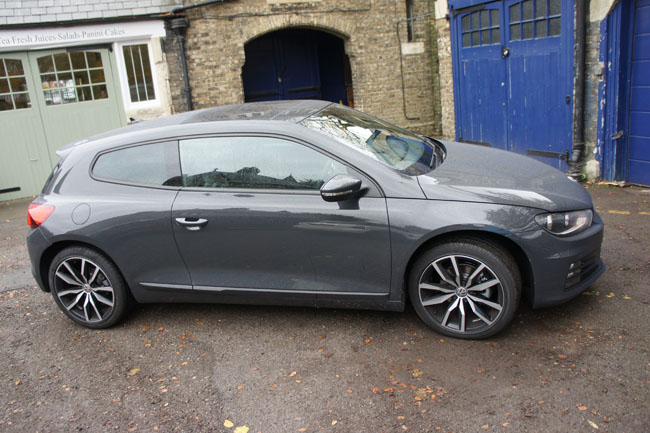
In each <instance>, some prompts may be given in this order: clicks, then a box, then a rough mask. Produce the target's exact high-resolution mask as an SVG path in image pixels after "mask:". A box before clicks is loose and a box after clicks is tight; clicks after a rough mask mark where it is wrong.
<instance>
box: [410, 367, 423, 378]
mask: <svg viewBox="0 0 650 433" xmlns="http://www.w3.org/2000/svg"><path fill="white" fill-rule="evenodd" d="M411 374H412V375H413V377H418V376H422V370H420V369H419V368H414V369H413V371H412V372H411Z"/></svg>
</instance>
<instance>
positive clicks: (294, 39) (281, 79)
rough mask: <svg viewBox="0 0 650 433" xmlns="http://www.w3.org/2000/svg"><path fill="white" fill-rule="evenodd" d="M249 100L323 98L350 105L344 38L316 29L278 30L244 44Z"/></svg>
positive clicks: (246, 89) (244, 78)
mask: <svg viewBox="0 0 650 433" xmlns="http://www.w3.org/2000/svg"><path fill="white" fill-rule="evenodd" d="M245 52H246V63H245V64H244V67H243V68H242V81H243V85H244V99H245V100H246V102H254V101H269V100H280V99H324V100H328V101H333V102H342V103H344V104H347V90H346V84H345V76H344V56H345V51H344V48H343V41H342V40H341V39H339V38H337V37H336V36H333V35H329V34H326V33H323V32H319V31H316V30H308V29H289V30H279V31H276V32H273V33H269V34H267V35H264V36H261V37H259V38H257V39H255V40H253V41H251V42H249V43H247V44H246V46H245Z"/></svg>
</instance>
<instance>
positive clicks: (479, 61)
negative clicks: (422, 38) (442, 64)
mask: <svg viewBox="0 0 650 433" xmlns="http://www.w3.org/2000/svg"><path fill="white" fill-rule="evenodd" d="M502 16H503V4H502V2H500V1H499V2H494V3H490V4H487V5H485V8H484V9H481V10H474V11H469V12H467V13H464V14H461V15H459V16H458V17H457V22H459V23H460V25H459V26H458V27H459V29H460V31H459V32H457V37H458V41H457V42H458V46H459V47H460V68H459V75H460V82H461V87H462V89H461V98H459V99H458V101H457V104H459V105H460V110H458V111H459V114H460V119H458V120H457V122H456V123H457V125H458V127H459V128H458V130H457V135H458V140H459V141H465V142H470V143H480V144H489V145H490V146H495V147H501V148H506V144H507V142H508V134H507V126H508V116H507V113H508V109H507V97H508V96H507V92H506V63H505V62H504V60H503V59H502V45H501V35H502V29H501V21H502Z"/></svg>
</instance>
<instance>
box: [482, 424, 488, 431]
mask: <svg viewBox="0 0 650 433" xmlns="http://www.w3.org/2000/svg"><path fill="white" fill-rule="evenodd" d="M481 428H482V429H483V430H487V429H489V428H490V424H484V425H482V426H481Z"/></svg>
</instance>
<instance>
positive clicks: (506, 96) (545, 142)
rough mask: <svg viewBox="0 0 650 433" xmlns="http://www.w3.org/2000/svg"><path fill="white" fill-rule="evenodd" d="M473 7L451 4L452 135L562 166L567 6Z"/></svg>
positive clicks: (567, 103)
mask: <svg viewBox="0 0 650 433" xmlns="http://www.w3.org/2000/svg"><path fill="white" fill-rule="evenodd" d="M472 3H476V1H472V0H456V1H454V0H451V1H450V6H451V8H452V15H453V17H454V18H453V24H452V26H453V28H452V31H453V33H454V40H453V49H454V53H455V64H454V66H455V69H454V82H455V86H456V87H455V91H456V135H457V137H456V138H457V139H458V140H459V141H466V142H474V143H480V144H488V145H490V146H493V147H498V148H501V149H506V150H511V151H514V152H518V153H522V154H527V155H529V156H532V157H534V158H537V159H540V160H542V161H544V162H546V163H548V164H550V165H553V166H554V167H556V168H559V169H566V157H567V155H568V152H569V150H570V148H571V135H572V107H573V101H572V94H573V90H572V89H573V74H572V69H573V52H572V50H571V47H572V42H571V41H572V38H573V35H572V27H573V9H572V8H573V2H572V1H571V0H523V1H522V0H504V1H496V2H490V3H484V4H479V5H471V4H472ZM468 4H469V5H471V6H468V7H464V6H466V5H468Z"/></svg>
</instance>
